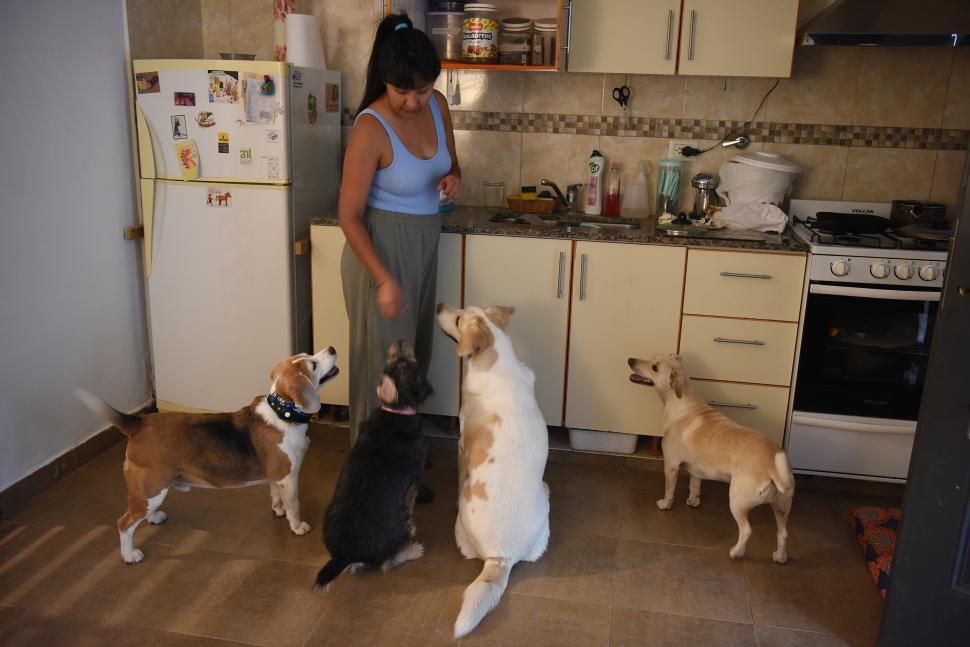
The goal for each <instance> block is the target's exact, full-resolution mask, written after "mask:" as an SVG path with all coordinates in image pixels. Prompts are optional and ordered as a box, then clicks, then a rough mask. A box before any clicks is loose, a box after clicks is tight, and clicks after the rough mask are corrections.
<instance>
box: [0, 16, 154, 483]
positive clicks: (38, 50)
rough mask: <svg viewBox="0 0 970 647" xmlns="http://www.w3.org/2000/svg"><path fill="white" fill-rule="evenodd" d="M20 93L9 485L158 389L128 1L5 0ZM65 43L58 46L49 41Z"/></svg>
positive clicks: (11, 170) (3, 180)
mask: <svg viewBox="0 0 970 647" xmlns="http://www.w3.org/2000/svg"><path fill="white" fill-rule="evenodd" d="M0 25H2V35H3V37H2V38H0V59H2V60H3V61H4V62H5V63H6V65H7V69H8V71H9V72H11V73H13V74H16V77H17V81H16V84H15V85H16V91H9V92H4V93H2V95H0V114H3V115H4V116H5V117H6V118H7V119H8V123H7V126H8V127H7V128H6V129H5V132H4V143H3V149H4V151H5V152H6V153H7V154H6V155H4V156H3V158H2V161H0V200H2V208H0V213H2V227H3V229H2V231H3V235H2V236H0V298H2V302H3V308H2V321H0V352H2V357H0V393H3V397H2V398H0V434H2V447H3V449H2V451H0V490H2V489H4V488H6V487H7V486H9V485H10V484H12V483H14V482H16V481H17V480H19V479H20V478H22V477H23V476H25V475H27V474H29V473H31V472H33V471H34V470H35V469H36V468H38V467H40V466H41V465H44V464H46V463H47V462H48V461H50V460H51V459H52V458H53V457H55V456H58V455H60V454H62V453H64V452H65V451H66V450H68V449H70V448H71V447H73V446H75V445H76V444H78V443H79V442H80V441H82V440H84V439H86V438H88V437H90V436H91V435H93V434H94V433H95V432H97V431H99V430H101V429H103V428H104V427H105V426H106V425H105V424H104V423H103V422H101V421H99V420H96V419H95V418H94V416H92V415H90V414H89V413H88V412H87V410H86V409H83V408H82V406H81V405H80V403H79V402H78V401H77V399H76V398H75V397H74V394H73V387H74V386H75V385H78V386H83V387H86V388H88V389H89V390H92V391H95V392H97V393H98V394H100V395H101V396H103V397H104V398H106V399H107V400H110V401H111V402H112V403H113V404H114V405H116V406H117V407H119V408H120V409H123V410H128V411H131V410H136V409H139V408H141V407H142V406H144V405H145V404H147V402H148V401H149V400H150V397H151V385H150V382H149V369H148V364H147V362H148V360H147V344H146V339H145V317H144V313H143V307H142V280H141V269H140V266H139V251H138V247H137V245H136V244H135V243H131V242H128V241H125V240H123V238H122V230H123V228H124V227H125V226H126V225H131V224H134V223H136V222H137V215H136V210H135V197H134V194H133V184H134V179H133V171H132V156H131V138H130V134H129V121H128V85H127V81H126V80H127V77H128V73H127V71H126V67H125V51H126V39H125V26H124V4H123V0H88V1H87V2H83V3H79V2H72V1H71V0H60V1H58V0H36V1H34V2H4V3H2V4H0ZM48 43H56V44H57V45H56V47H51V46H48V45H47V44H48Z"/></svg>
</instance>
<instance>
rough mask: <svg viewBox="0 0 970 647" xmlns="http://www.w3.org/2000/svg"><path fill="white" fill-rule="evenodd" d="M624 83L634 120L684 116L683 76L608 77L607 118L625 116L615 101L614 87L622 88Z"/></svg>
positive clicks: (636, 75)
mask: <svg viewBox="0 0 970 647" xmlns="http://www.w3.org/2000/svg"><path fill="white" fill-rule="evenodd" d="M624 80H626V83H627V87H629V88H630V116H631V117H679V116H681V115H682V114H683V113H684V88H685V87H686V85H687V81H686V79H685V78H684V77H682V76H653V75H651V76H646V75H640V74H630V75H624V74H607V75H606V83H605V84H604V88H603V114H604V115H622V114H623V111H622V110H621V109H620V104H618V103H617V102H616V101H615V100H614V99H613V88H617V87H619V86H621V85H623V81H624Z"/></svg>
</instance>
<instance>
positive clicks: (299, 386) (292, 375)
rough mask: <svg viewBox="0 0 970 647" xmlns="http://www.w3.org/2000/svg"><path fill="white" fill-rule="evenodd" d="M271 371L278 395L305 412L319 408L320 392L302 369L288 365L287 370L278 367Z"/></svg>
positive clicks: (311, 411) (314, 411)
mask: <svg viewBox="0 0 970 647" xmlns="http://www.w3.org/2000/svg"><path fill="white" fill-rule="evenodd" d="M273 372H274V373H275V374H276V378H275V379H274V381H275V383H276V394H277V395H278V396H280V397H281V398H284V399H286V400H289V401H290V402H292V403H293V404H295V405H296V406H298V407H300V409H301V410H303V411H306V412H307V413H316V412H317V411H319V410H320V393H319V392H318V391H317V388H316V385H315V384H314V383H313V380H311V379H309V378H308V377H307V376H306V375H305V374H304V373H303V371H301V370H300V369H299V368H297V367H296V366H294V365H290V367H289V370H286V371H285V372H284V371H283V370H281V369H280V368H279V367H277V368H276V369H273Z"/></svg>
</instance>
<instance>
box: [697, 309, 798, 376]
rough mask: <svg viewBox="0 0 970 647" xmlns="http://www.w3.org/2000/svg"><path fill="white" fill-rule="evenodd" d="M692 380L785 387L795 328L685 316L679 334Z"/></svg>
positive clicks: (792, 326)
mask: <svg viewBox="0 0 970 647" xmlns="http://www.w3.org/2000/svg"><path fill="white" fill-rule="evenodd" d="M680 335H681V336H680V347H681V352H680V354H681V356H682V358H683V360H684V368H685V369H686V370H687V374H688V375H690V376H691V377H700V378H708V379H711V380H731V381H735V382H752V383H754V384H774V385H776V386H788V385H789V384H790V383H791V372H792V363H793V362H794V360H795V341H796V339H797V337H798V324H793V323H786V322H778V321H752V320H746V319H728V318H725V317H695V316H692V315H684V320H683V323H682V326H681V333H680Z"/></svg>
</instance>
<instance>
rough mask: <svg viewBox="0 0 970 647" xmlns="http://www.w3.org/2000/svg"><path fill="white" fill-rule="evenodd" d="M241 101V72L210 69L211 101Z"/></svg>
mask: <svg viewBox="0 0 970 647" xmlns="http://www.w3.org/2000/svg"><path fill="white" fill-rule="evenodd" d="M238 101H239V72H233V71H231V70H230V71H226V70H209V103H237V102H238Z"/></svg>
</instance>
